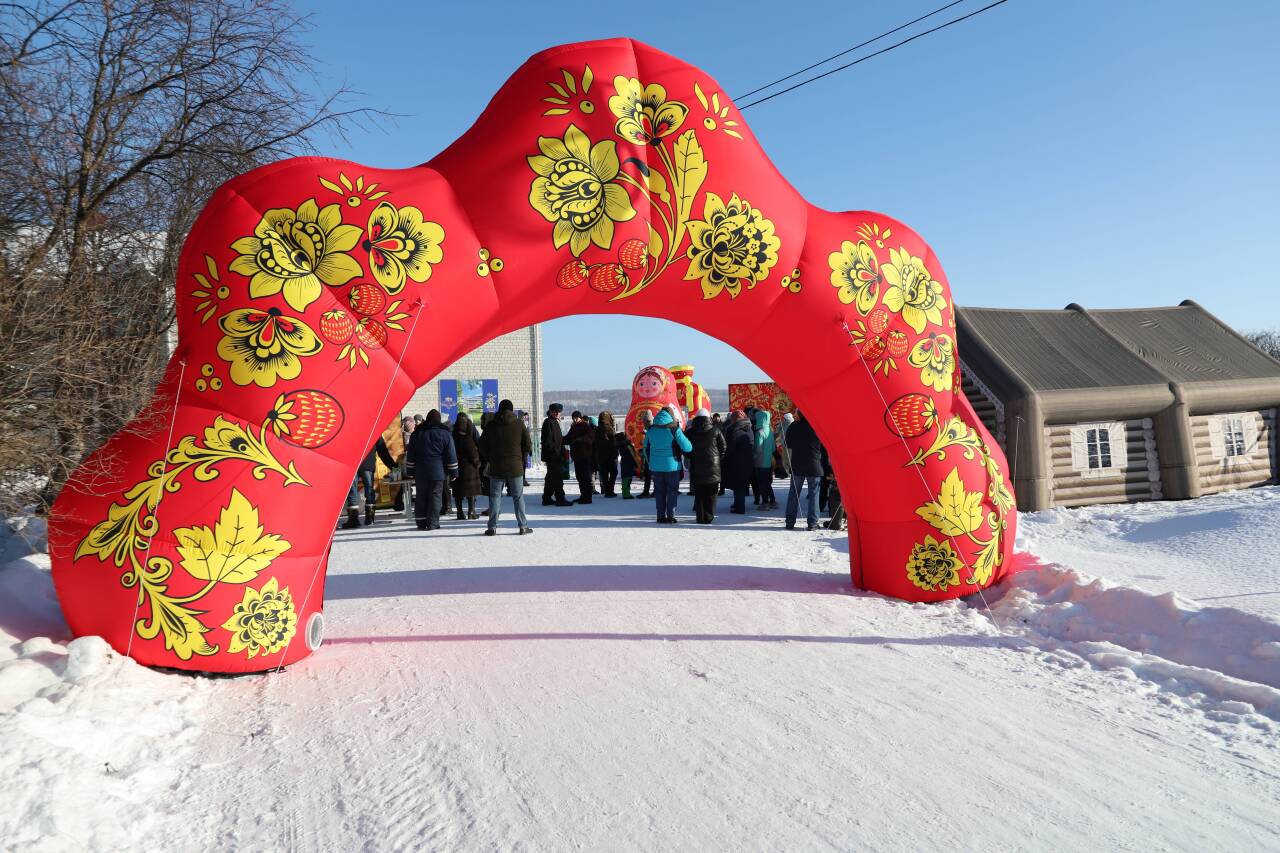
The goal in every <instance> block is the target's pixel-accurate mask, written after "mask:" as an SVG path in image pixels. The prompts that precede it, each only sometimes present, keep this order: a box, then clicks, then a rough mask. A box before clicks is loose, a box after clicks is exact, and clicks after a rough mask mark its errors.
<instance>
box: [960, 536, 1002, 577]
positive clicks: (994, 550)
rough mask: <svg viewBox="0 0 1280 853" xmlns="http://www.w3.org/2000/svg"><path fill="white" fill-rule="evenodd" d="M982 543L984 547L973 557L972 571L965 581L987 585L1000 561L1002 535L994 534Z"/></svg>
mask: <svg viewBox="0 0 1280 853" xmlns="http://www.w3.org/2000/svg"><path fill="white" fill-rule="evenodd" d="M981 544H982V548H981V549H980V550H979V551H978V553H977V554H975V555H974V557H973V568H972V570H971V572H972V573H971V574H970V576H969V579H968V580H967V581H965V583H972V584H977V585H978V586H986V584H987V583H988V582H989V581H990V580H991V573H992V572H994V571H995V568H996V565H997V564H998V563H999V562H1000V560H999V557H1000V537H999V536H993V537H991V538H990V539H989V540H987V541H986V542H982V543H981Z"/></svg>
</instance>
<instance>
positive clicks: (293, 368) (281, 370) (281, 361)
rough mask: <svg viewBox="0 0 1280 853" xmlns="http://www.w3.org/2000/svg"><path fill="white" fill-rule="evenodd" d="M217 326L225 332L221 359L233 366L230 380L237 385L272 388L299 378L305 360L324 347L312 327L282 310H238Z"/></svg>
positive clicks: (220, 342) (220, 353) (220, 320)
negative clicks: (285, 381) (286, 314)
mask: <svg viewBox="0 0 1280 853" xmlns="http://www.w3.org/2000/svg"><path fill="white" fill-rule="evenodd" d="M218 325H219V326H220V327H221V328H222V332H223V337H222V340H220V341H218V350H217V351H218V356H219V357H220V358H222V359H223V360H225V361H226V362H227V363H228V364H230V365H231V381H232V382H234V383H236V384H237V385H257V386H258V387H260V388H270V387H271V386H272V385H275V384H276V383H277V382H280V381H283V380H289V379H297V378H298V375H299V374H300V373H302V359H304V358H307V357H309V356H313V355H315V354H316V353H318V352H320V349H321V348H322V347H323V346H324V344H322V343H321V342H320V338H319V337H318V336H317V335H316V333H315V332H314V331H312V330H311V327H310V326H308V325H307V324H306V323H304V322H302V321H301V320H299V319H297V318H296V317H286V316H285V315H284V314H282V313H281V311H280V309H279V308H269V309H267V310H266V311H262V310H259V309H257V308H239V309H237V310H235V311H232V312H231V313H229V314H226V315H225V316H223V317H222V318H221V319H219V320H218Z"/></svg>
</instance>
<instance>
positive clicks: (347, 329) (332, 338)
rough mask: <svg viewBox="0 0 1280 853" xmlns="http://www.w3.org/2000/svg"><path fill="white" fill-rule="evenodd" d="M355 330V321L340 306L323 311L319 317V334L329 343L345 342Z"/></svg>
mask: <svg viewBox="0 0 1280 853" xmlns="http://www.w3.org/2000/svg"><path fill="white" fill-rule="evenodd" d="M355 330H356V321H355V320H353V319H351V315H350V314H348V313H347V312H346V311H343V310H342V309H341V308H334V309H333V310H331V311H326V312H324V316H322V317H321V318H320V334H322V335H324V338H325V340H327V341H328V342H329V343H331V344H345V343H346V342H347V341H349V340H351V335H352V334H353V333H354V332H355Z"/></svg>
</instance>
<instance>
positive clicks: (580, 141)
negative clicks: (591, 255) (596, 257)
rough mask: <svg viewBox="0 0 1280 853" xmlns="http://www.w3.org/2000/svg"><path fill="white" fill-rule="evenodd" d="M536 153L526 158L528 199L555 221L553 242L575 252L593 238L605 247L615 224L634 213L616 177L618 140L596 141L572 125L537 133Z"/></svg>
mask: <svg viewBox="0 0 1280 853" xmlns="http://www.w3.org/2000/svg"><path fill="white" fill-rule="evenodd" d="M538 149H539V151H541V153H540V154H535V155H533V156H531V157H529V158H528V162H529V167H530V168H531V169H533V171H534V172H535V173H536V175H537V177H535V178H534V179H533V183H532V185H531V186H530V187H529V203H530V204H531V205H533V208H534V210H536V211H538V212H539V213H541V214H542V216H543V217H544V218H545V219H546V220H547V221H548V222H554V223H555V229H554V231H553V232H552V238H553V241H554V243H555V247H556V248H557V249H559V248H560V247H562V246H564V245H566V244H567V245H568V246H569V250H570V251H571V252H573V254H574V256H575V257H577V256H580V255H581V254H582V253H583V252H585V251H586V249H587V247H588V246H590V245H592V244H593V243H594V244H595V245H596V246H599V247H600V248H602V249H607V248H609V247H610V245H612V243H613V231H614V225H615V224H616V223H619V222H626V221H628V220H630V219H632V218H633V217H634V216H635V215H636V211H635V208H634V207H632V206H631V198H630V197H629V196H628V195H627V191H626V189H625V188H624V187H622V186H621V185H620V184H618V183H615V178H617V177H618V172H619V170H620V164H619V162H618V150H617V143H615V142H613V141H612V140H602V141H600V142H597V143H596V144H595V145H592V144H591V140H590V139H588V138H587V135H586V134H585V133H583V132H582V131H581V130H579V129H578V127H577V126H576V125H572V124H571V125H569V128H568V129H567V130H566V131H565V134H564V137H563V138H557V137H554V136H540V137H538Z"/></svg>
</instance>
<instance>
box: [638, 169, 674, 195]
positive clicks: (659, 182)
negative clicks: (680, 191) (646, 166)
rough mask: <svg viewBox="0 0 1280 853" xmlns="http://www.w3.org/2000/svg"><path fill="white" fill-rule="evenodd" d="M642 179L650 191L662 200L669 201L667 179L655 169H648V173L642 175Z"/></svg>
mask: <svg viewBox="0 0 1280 853" xmlns="http://www.w3.org/2000/svg"><path fill="white" fill-rule="evenodd" d="M644 180H645V183H646V184H648V185H649V192H650V193H652V194H653V195H656V196H657V197H658V198H660V199H662V201H664V202H668V201H671V194H670V193H668V192H667V180H666V178H664V177H662V175H661V174H659V172H658V170H657V169H650V170H649V172H648V174H646V175H645V176H644Z"/></svg>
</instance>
